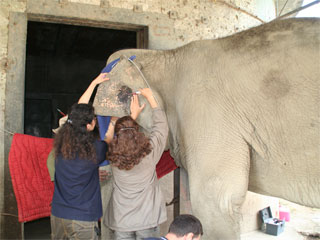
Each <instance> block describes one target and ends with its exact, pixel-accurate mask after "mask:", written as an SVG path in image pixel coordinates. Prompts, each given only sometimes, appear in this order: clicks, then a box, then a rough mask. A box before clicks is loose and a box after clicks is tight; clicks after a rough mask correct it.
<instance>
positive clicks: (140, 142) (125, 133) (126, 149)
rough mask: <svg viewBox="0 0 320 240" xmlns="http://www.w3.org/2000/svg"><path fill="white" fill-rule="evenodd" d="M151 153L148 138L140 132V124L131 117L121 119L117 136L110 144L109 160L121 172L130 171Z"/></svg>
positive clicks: (117, 124)
mask: <svg viewBox="0 0 320 240" xmlns="http://www.w3.org/2000/svg"><path fill="white" fill-rule="evenodd" d="M150 152H151V144H150V140H149V138H148V137H146V136H145V135H144V133H142V132H140V131H139V125H138V123H137V122H136V121H135V120H133V119H132V118H131V117H130V116H125V117H122V118H119V119H118V120H117V122H116V125H115V136H114V138H113V140H112V141H111V143H110V144H109V152H108V160H109V161H110V162H111V163H112V165H113V166H115V167H117V168H119V169H120V170H130V169H132V168H133V167H134V166H135V165H138V164H139V163H140V161H141V160H142V159H143V158H144V157H145V156H147V155H148V154H149V153H150Z"/></svg>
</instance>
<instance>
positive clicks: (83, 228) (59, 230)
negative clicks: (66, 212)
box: [50, 215, 100, 240]
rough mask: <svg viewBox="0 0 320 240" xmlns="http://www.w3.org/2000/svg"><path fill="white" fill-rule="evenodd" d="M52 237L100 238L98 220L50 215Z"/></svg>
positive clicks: (94, 239) (74, 239) (96, 239)
mask: <svg viewBox="0 0 320 240" xmlns="http://www.w3.org/2000/svg"><path fill="white" fill-rule="evenodd" d="M50 222H51V239H52V240H58V239H59V240H60V239H64V240H67V239H72V240H76V239H86V240H87V239H92V240H98V238H99V236H98V235H99V232H100V231H99V227H98V222H87V221H79V220H69V219H64V218H59V217H55V216H53V215H51V216H50Z"/></svg>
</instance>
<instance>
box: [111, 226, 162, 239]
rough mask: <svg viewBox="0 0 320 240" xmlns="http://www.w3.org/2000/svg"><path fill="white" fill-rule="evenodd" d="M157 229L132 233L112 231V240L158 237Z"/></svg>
mask: <svg viewBox="0 0 320 240" xmlns="http://www.w3.org/2000/svg"><path fill="white" fill-rule="evenodd" d="M159 233H160V229H159V227H153V228H149V229H145V230H139V231H132V232H118V231H114V240H142V239H144V238H148V237H159V235H160V234H159Z"/></svg>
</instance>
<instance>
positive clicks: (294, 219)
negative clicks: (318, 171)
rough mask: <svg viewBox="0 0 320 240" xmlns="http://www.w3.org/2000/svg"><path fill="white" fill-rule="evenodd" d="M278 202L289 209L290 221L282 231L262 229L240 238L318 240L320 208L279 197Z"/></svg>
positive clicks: (242, 239)
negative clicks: (269, 231) (275, 234)
mask: <svg viewBox="0 0 320 240" xmlns="http://www.w3.org/2000/svg"><path fill="white" fill-rule="evenodd" d="M280 204H281V205H282V206H285V207H287V208H289V209H290V221H289V222H286V223H285V227H284V231H283V232H282V233H280V234H279V235H278V236H273V235H268V234H266V233H264V232H262V231H253V232H249V233H245V234H242V235H241V240H271V239H277V240H316V239H317V240H319V239H320V209H316V208H308V207H304V206H301V205H297V204H294V203H291V202H288V201H285V200H282V199H280Z"/></svg>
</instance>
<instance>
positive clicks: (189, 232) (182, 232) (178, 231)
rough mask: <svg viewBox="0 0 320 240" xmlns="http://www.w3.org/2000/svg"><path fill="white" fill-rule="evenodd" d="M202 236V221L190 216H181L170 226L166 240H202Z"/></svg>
mask: <svg viewBox="0 0 320 240" xmlns="http://www.w3.org/2000/svg"><path fill="white" fill-rule="evenodd" d="M202 235H203V230H202V224H201V222H200V220H199V219H198V218H196V217H195V216H193V215H190V214H181V215H179V216H177V217H176V218H175V219H174V220H173V222H172V223H171V224H170V227H169V232H168V234H167V235H166V238H167V239H168V240H200V238H201V236H202Z"/></svg>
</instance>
